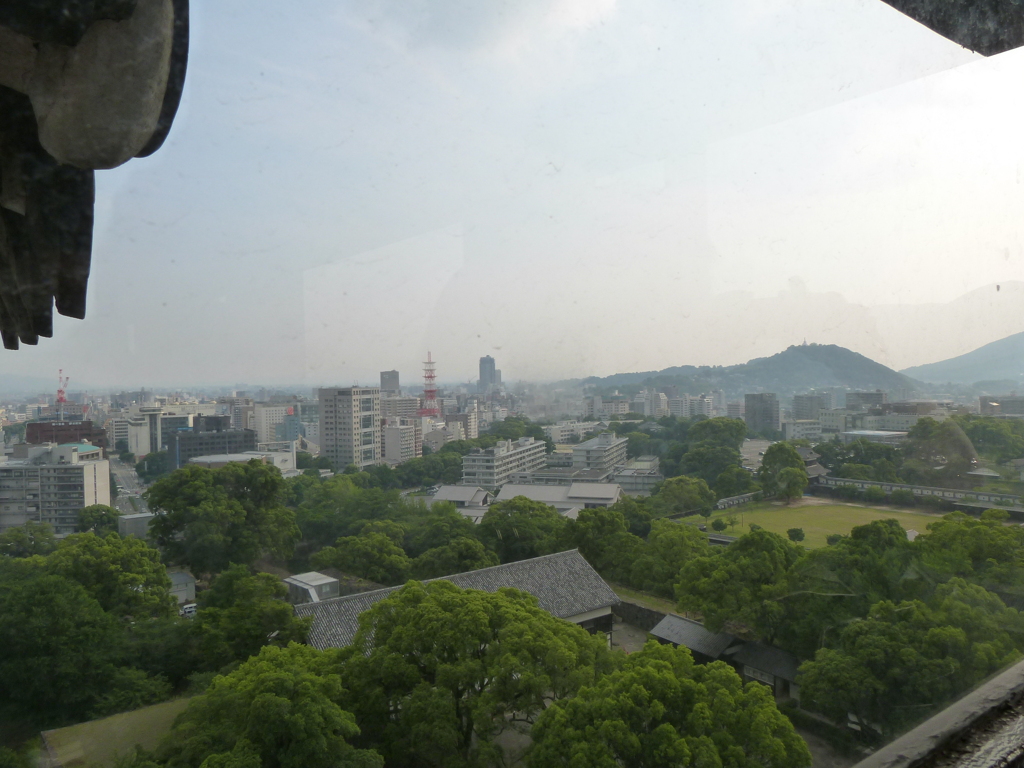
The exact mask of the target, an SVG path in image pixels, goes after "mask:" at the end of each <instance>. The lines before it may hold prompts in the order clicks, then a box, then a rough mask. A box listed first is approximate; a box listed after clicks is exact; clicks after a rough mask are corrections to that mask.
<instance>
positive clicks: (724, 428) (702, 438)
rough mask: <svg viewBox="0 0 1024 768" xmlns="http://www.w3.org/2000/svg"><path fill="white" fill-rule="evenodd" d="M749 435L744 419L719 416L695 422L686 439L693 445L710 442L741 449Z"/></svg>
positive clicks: (737, 449) (715, 444)
mask: <svg viewBox="0 0 1024 768" xmlns="http://www.w3.org/2000/svg"><path fill="white" fill-rule="evenodd" d="M746 436H747V425H746V422H744V421H743V419H730V418H726V417H724V416H719V417H717V418H714V419H705V420H703V421H698V422H696V423H694V424H693V425H692V426H691V427H690V428H689V430H688V432H687V435H686V439H687V441H688V442H689V443H690V444H692V445H700V444H705V443H706V444H710V445H714V446H722V447H725V448H732V449H733V450H735V451H737V452H738V451H739V450H740V449H741V448H742V447H743V440H744V439H745V438H746Z"/></svg>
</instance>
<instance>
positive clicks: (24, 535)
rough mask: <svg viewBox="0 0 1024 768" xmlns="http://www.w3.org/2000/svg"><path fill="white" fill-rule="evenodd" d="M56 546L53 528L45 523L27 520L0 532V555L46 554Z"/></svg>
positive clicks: (25, 555) (30, 555) (27, 555)
mask: <svg viewBox="0 0 1024 768" xmlns="http://www.w3.org/2000/svg"><path fill="white" fill-rule="evenodd" d="M56 546H57V539H56V537H55V536H54V535H53V529H52V528H51V527H50V526H49V525H47V524H46V523H33V522H31V521H29V522H27V523H25V524H24V525H18V526H15V527H13V528H8V529H7V530H6V531H4V532H3V533H0V555H5V556H7V557H32V556H33V555H48V554H49V553H50V552H52V551H53V550H54V548H55V547H56Z"/></svg>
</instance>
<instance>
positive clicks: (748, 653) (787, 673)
mask: <svg viewBox="0 0 1024 768" xmlns="http://www.w3.org/2000/svg"><path fill="white" fill-rule="evenodd" d="M730 655H731V656H732V658H733V659H735V660H736V662H737V663H739V664H743V665H745V666H748V667H753V668H754V669H759V670H761V671H762V672H767V673H768V674H770V675H775V676H776V677H781V678H782V679H783V680H790V681H794V680H796V670H797V668H798V667H799V666H800V659H798V658H797V657H796V656H794V655H793V654H792V653H789V652H788V651H784V650H782V649H781V648H776V647H775V646H772V645H765V644H764V643H756V642H754V643H744V644H743V645H742V646H741V647H740V648H738V649H737V650H736V652H735V653H732V654H730Z"/></svg>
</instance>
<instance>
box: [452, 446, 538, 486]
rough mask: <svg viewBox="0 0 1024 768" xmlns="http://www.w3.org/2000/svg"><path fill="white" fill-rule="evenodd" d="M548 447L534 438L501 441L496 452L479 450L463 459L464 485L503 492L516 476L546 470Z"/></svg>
mask: <svg viewBox="0 0 1024 768" xmlns="http://www.w3.org/2000/svg"><path fill="white" fill-rule="evenodd" d="M546 453H547V444H546V443H544V442H541V441H538V440H534V439H533V438H532V437H521V438H519V439H518V440H516V441H514V442H513V441H512V440H501V441H500V442H498V444H497V445H495V446H494V447H493V448H487V449H479V448H478V449H476V450H474V451H473V452H472V453H468V454H466V455H465V456H463V457H462V484H463V485H478V486H480V487H481V488H500V487H501V486H503V485H504V484H505V483H507V482H508V481H509V475H511V474H512V473H513V472H532V471H533V470H536V469H540V468H541V467H543V466H544V457H545V455H546Z"/></svg>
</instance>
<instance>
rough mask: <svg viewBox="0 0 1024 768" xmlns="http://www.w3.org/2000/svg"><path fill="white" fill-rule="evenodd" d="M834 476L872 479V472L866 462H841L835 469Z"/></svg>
mask: <svg viewBox="0 0 1024 768" xmlns="http://www.w3.org/2000/svg"><path fill="white" fill-rule="evenodd" d="M835 476H836V477H842V478H845V479H848V480H874V479H875V478H874V473H873V472H872V471H871V467H870V466H869V465H867V464H853V463H851V462H847V463H846V464H843V466H841V467H840V468H839V469H837V470H836V471H835Z"/></svg>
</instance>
